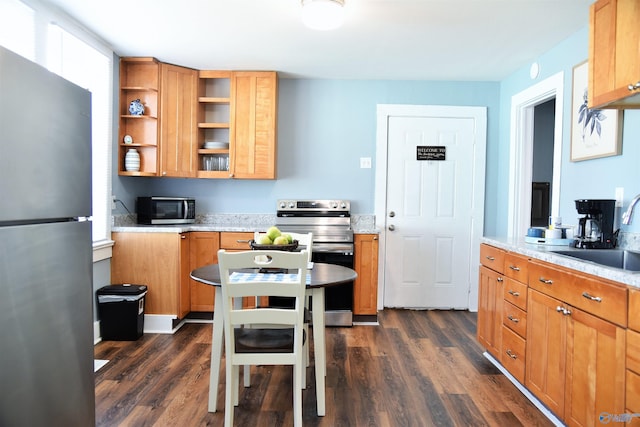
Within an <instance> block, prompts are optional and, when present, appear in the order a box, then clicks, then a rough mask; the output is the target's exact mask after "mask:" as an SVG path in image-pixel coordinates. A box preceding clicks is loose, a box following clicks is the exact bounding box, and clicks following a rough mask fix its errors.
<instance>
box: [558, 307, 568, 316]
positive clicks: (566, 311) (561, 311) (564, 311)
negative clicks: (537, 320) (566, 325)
mask: <svg viewBox="0 0 640 427" xmlns="http://www.w3.org/2000/svg"><path fill="white" fill-rule="evenodd" d="M556 311H557V312H558V313H562V314H564V315H565V316H569V315H570V314H571V310H569V309H568V308H564V307H560V306H557V307H556Z"/></svg>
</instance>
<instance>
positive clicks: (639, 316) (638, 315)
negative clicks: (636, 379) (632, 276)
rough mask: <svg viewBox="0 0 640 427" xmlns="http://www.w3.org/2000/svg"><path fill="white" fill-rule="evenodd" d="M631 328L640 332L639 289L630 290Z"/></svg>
mask: <svg viewBox="0 0 640 427" xmlns="http://www.w3.org/2000/svg"><path fill="white" fill-rule="evenodd" d="M629 328H631V329H633V330H635V331H637V332H640V290H638V289H629ZM638 372H640V371H638Z"/></svg>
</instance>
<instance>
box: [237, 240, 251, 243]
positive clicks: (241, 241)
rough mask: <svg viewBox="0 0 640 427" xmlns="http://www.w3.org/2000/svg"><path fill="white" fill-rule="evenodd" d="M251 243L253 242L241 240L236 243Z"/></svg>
mask: <svg viewBox="0 0 640 427" xmlns="http://www.w3.org/2000/svg"><path fill="white" fill-rule="evenodd" d="M249 242H251V240H241V239H238V240H236V243H249Z"/></svg>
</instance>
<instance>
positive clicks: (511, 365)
mask: <svg viewBox="0 0 640 427" xmlns="http://www.w3.org/2000/svg"><path fill="white" fill-rule="evenodd" d="M525 348H526V341H525V339H524V338H522V337H521V336H520V335H518V334H516V333H515V332H513V330H511V329H510V328H508V327H507V326H504V325H503V326H502V354H501V357H500V361H501V362H502V365H503V366H504V367H505V368H507V370H508V371H509V372H510V373H511V375H513V376H514V377H515V379H517V380H518V381H520V382H521V383H524V370H525V369H524V368H525V366H524V365H525V363H524V362H525Z"/></svg>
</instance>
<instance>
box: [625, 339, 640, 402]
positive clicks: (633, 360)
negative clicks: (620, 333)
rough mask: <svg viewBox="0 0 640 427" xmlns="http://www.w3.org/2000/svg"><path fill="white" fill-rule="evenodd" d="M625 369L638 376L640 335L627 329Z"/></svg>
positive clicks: (639, 367) (639, 372)
mask: <svg viewBox="0 0 640 427" xmlns="http://www.w3.org/2000/svg"><path fill="white" fill-rule="evenodd" d="M627 369H631V370H632V371H634V372H635V373H636V374H638V375H640V333H639V332H635V331H631V330H629V329H627ZM639 403H640V402H639Z"/></svg>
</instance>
